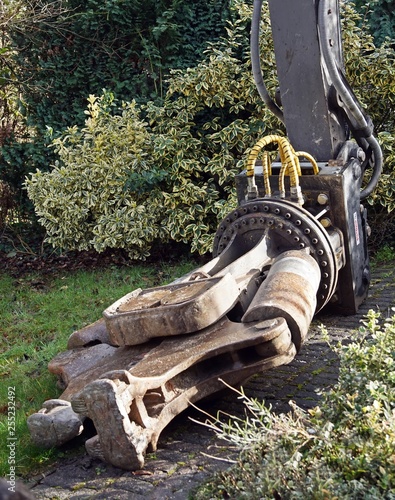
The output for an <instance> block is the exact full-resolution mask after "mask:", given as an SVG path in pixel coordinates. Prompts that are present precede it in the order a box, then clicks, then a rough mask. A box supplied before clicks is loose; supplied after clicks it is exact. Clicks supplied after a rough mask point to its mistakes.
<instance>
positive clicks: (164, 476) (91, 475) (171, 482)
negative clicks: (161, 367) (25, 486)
mask: <svg viewBox="0 0 395 500" xmlns="http://www.w3.org/2000/svg"><path fill="white" fill-rule="evenodd" d="M394 264H395V263H394ZM392 306H395V265H392V266H389V265H388V266H384V267H383V266H380V267H378V268H377V269H373V271H372V283H371V288H370V293H369V297H368V299H367V301H366V302H365V303H364V304H363V305H362V306H361V308H360V311H359V312H358V314H357V315H355V316H352V317H339V316H333V315H323V316H321V317H319V318H316V319H314V321H313V323H312V325H311V328H310V332H309V340H308V341H307V343H306V344H305V345H304V346H303V348H302V351H301V352H300V353H299V354H298V356H297V357H296V358H295V359H294V361H293V362H292V363H290V364H289V365H287V366H282V367H280V368H277V369H275V370H272V371H271V372H266V373H265V374H260V375H257V376H255V377H254V378H253V379H252V380H250V381H249V382H248V383H247V384H246V386H245V392H246V393H247V395H248V396H251V397H256V398H260V399H263V400H265V401H266V402H267V403H268V404H271V405H272V407H273V410H274V411H279V412H286V411H288V410H289V405H288V401H289V400H291V399H292V400H294V401H295V402H296V403H297V404H298V405H299V406H300V407H302V408H305V409H306V408H311V407H313V406H315V405H316V404H317V403H318V402H319V398H320V396H319V394H318V392H319V391H320V390H322V389H324V388H326V387H330V386H331V385H332V384H334V383H335V382H336V380H337V375H338V362H337V357H336V355H335V354H334V353H333V351H332V350H331V349H330V348H329V346H328V345H327V344H326V343H325V342H324V341H323V339H322V336H321V333H320V330H319V325H320V324H321V323H323V324H324V325H325V327H326V329H327V331H328V333H329V335H330V338H331V339H333V340H337V339H338V340H346V339H347V338H348V337H349V334H350V332H351V331H353V330H356V329H358V327H359V326H360V321H361V318H362V317H363V316H364V315H365V314H366V313H367V311H368V310H369V309H375V310H377V309H380V310H381V311H382V313H383V315H386V314H388V313H389V311H390V308H391V307H392ZM392 314H394V313H393V312H391V315H392ZM202 408H204V410H205V411H207V412H208V413H210V414H212V415H215V414H216V413H217V411H219V410H221V411H224V412H227V413H228V414H231V415H239V416H241V415H242V414H243V406H242V405H241V403H240V402H239V401H238V400H237V397H236V395H235V394H233V393H230V394H224V395H223V396H222V397H220V398H218V399H216V400H215V401H211V402H210V403H208V402H206V403H205V404H204V406H203V407H202ZM191 418H193V419H196V420H200V421H204V420H205V418H206V417H205V415H204V414H202V413H200V412H199V411H198V410H196V409H193V408H191V409H189V410H187V411H186V412H184V413H183V414H182V415H179V416H178V417H177V418H176V419H175V420H174V421H173V422H172V423H171V424H170V426H169V427H168V428H167V429H166V430H165V431H164V432H163V433H162V436H161V438H160V440H159V447H158V450H157V452H156V453H154V454H152V455H149V456H148V457H147V460H146V466H145V468H144V470H143V471H137V472H135V473H131V472H125V471H122V470H119V469H116V468H114V467H112V466H109V465H106V464H104V463H102V462H100V461H97V460H92V459H91V458H89V457H88V456H87V455H86V454H85V452H84V451H83V449H82V448H81V450H80V451H79V452H78V453H75V454H74V456H72V457H69V458H65V459H63V460H60V461H59V462H58V463H57V464H56V465H54V466H52V467H51V469H49V470H47V471H46V472H45V473H44V474H42V475H41V476H39V477H35V478H31V482H30V485H29V486H31V487H32V490H31V491H32V493H33V494H34V496H35V498H36V499H54V500H55V499H72V500H77V499H78V500H88V499H94V500H99V499H103V500H104V499H106V500H110V499H114V500H115V499H119V500H123V499H131V500H139V499H143V498H144V499H146V500H149V499H160V500H164V499H171V500H187V499H188V498H193V490H194V489H195V488H197V487H198V486H199V485H200V484H202V483H203V482H205V481H206V480H207V479H209V477H210V476H211V475H212V474H213V473H214V472H215V471H218V470H222V469H225V468H227V467H229V462H226V461H220V460H218V459H214V458H211V457H210V456H208V455H211V456H215V457H217V458H221V459H226V460H231V459H232V458H234V457H235V456H236V454H235V450H232V449H231V448H229V446H227V445H225V444H224V443H220V442H219V441H218V440H217V438H216V437H215V436H214V434H213V433H212V432H211V431H210V430H209V429H207V428H205V427H203V426H201V425H199V424H197V423H194V422H193V421H192V420H191Z"/></svg>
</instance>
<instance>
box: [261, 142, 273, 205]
mask: <svg viewBox="0 0 395 500" xmlns="http://www.w3.org/2000/svg"><path fill="white" fill-rule="evenodd" d="M262 172H263V185H264V187H265V193H266V196H270V195H271V194H272V188H271V187H270V176H271V175H272V164H271V162H270V158H269V153H268V152H267V151H264V153H263V158H262Z"/></svg>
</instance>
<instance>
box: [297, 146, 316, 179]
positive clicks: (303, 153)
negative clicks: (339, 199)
mask: <svg viewBox="0 0 395 500" xmlns="http://www.w3.org/2000/svg"><path fill="white" fill-rule="evenodd" d="M295 154H296V156H298V157H303V158H306V160H308V161H309V162H310V163H311V164H312V166H313V170H314V175H317V174H318V172H319V169H318V165H317V162H316V161H315V159H314V158H313V157H312V156H311V154H309V153H306V152H305V151H296V153H295Z"/></svg>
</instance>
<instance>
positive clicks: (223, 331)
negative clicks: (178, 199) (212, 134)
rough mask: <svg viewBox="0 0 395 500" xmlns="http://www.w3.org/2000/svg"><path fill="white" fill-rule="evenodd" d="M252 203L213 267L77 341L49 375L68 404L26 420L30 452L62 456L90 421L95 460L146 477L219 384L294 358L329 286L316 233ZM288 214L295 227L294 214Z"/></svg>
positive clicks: (115, 310) (112, 312) (222, 235)
mask: <svg viewBox="0 0 395 500" xmlns="http://www.w3.org/2000/svg"><path fill="white" fill-rule="evenodd" d="M253 203H254V204H253V205H251V207H247V209H246V207H243V208H242V209H239V211H237V214H236V212H234V213H233V214H231V216H230V218H229V217H228V218H227V219H226V220H225V221H223V223H222V224H221V226H220V228H219V230H218V236H217V238H216V241H217V243H218V244H217V250H216V253H217V256H216V257H214V259H213V260H211V261H210V262H208V263H207V264H206V265H204V266H202V267H201V268H198V269H196V270H195V271H194V272H192V273H190V274H188V275H186V276H184V277H182V278H180V279H178V280H177V281H176V282H174V283H172V284H170V285H167V286H164V287H157V288H154V289H148V290H140V289H139V290H135V291H134V292H132V293H130V294H128V295H126V296H125V297H123V298H122V299H120V300H119V301H117V302H116V303H115V304H113V305H112V306H110V307H109V308H108V309H106V311H105V312H104V317H103V319H101V320H99V321H97V322H96V323H93V324H92V325H89V326H88V327H86V328H83V329H82V330H79V331H77V332H75V333H74V334H73V335H72V336H71V337H70V339H69V343H68V349H69V350H68V351H66V352H64V353H61V354H59V355H58V356H56V357H55V358H54V359H53V360H52V361H51V362H50V364H49V370H50V371H51V372H52V373H54V374H56V375H57V376H58V378H59V380H60V382H61V385H62V386H63V388H64V392H63V394H62V395H61V396H60V399H57V400H50V401H47V402H46V403H45V404H44V407H43V409H42V410H40V412H38V413H36V414H34V415H31V416H30V417H29V418H28V426H29V429H30V432H31V436H32V439H33V441H35V442H36V443H37V444H39V445H41V446H55V445H60V444H62V443H64V442H66V441H68V440H70V439H71V438H72V437H74V436H77V435H78V434H80V433H81V432H82V431H83V427H84V421H85V419H87V418H88V419H90V420H91V421H93V424H94V427H95V430H96V432H97V435H95V436H94V437H93V438H91V439H89V440H88V441H87V442H86V449H87V451H88V453H89V454H90V455H92V456H93V457H97V458H100V459H102V460H104V461H106V462H109V463H111V464H113V465H115V466H117V467H120V468H123V469H128V470H133V469H138V468H141V467H142V466H143V464H144V455H145V453H146V451H147V450H148V449H155V447H156V445H157V441H158V438H159V435H160V433H161V432H162V430H163V429H164V427H165V426H166V425H167V424H168V423H169V422H170V421H171V420H172V419H173V418H174V417H175V416H176V415H178V414H179V413H180V412H182V411H183V410H184V409H185V408H187V406H188V405H189V403H191V402H197V401H199V400H200V399H202V398H205V397H207V396H210V395H212V394H214V393H216V392H218V391H220V390H221V389H223V388H224V387H225V386H224V384H223V382H222V381H224V382H226V383H227V384H230V385H240V384H241V383H243V382H244V381H245V380H246V379H248V378H249V377H251V376H252V375H253V374H255V373H257V372H261V371H265V370H268V369H271V368H274V367H276V366H279V365H283V364H286V363H289V362H290V361H291V360H292V359H293V358H294V356H295V354H296V352H297V350H298V349H299V348H300V347H301V345H302V343H303V341H304V339H305V337H306V335H307V331H308V328H309V325H310V322H311V319H312V317H313V315H314V313H315V310H316V306H317V299H316V295H317V291H318V290H319V288H320V286H321V281H322V279H324V282H325V280H326V278H322V276H321V270H320V265H319V263H318V262H317V260H316V259H315V258H314V257H313V256H311V255H310V253H314V252H312V251H311V250H310V246H314V243H311V245H310V243H309V241H310V240H309V238H310V239H311V237H312V236H311V231H310V232H308V235H306V234H304V233H303V231H302V229H303V228H306V227H307V226H306V224H307V225H308V224H310V226H311V225H312V224H313V223H312V222H311V221H310V222H309V221H307V222H306V223H305V224H304V225H302V228H300V227H299V223H297V222H296V221H298V220H299V219H300V217H299V218H294V222H292V221H293V219H292V217H291V220H289V218H288V219H286V224H285V225H283V226H282V227H281V228H280V226H279V224H278V221H279V217H280V215H279V211H278V202H277V201H273V202H272V204H271V205H270V203H269V202H268V201H267V200H265V204H264V205H262V204H259V203H258V205H257V202H253ZM268 203H269V205H270V210H267V209H266V210H265V207H267V206H268ZM257 207H258V208H257ZM284 209H285V212H284V217H286V215H285V214H288V213H290V211H291V212H292V210H294V206H293V205H292V206H291V205H290V204H287V203H285V208H284ZM249 210H251V211H252V212H251V213H252V214H253V215H254V217H255V219H256V226H255V225H254V224H255V222H254V221H253V220H252V219H251V217H250V216H249ZM261 210H262V213H260V212H261ZM295 210H299V211H300V210H301V209H300V208H295ZM292 213H293V212H292ZM300 213H302V212H300ZM303 213H304V212H303ZM303 213H302V215H303ZM270 214H271V215H270ZM299 215H300V214H299ZM246 217H247V218H246ZM263 217H264V218H265V221H266V222H265V223H263V224H260V223H259V220H261V219H263ZM228 219H229V221H228V222H227V220H228ZM270 220H272V222H273V223H270ZM292 224H294V226H295V227H294V229H295V230H294V231H291V233H290V234H291V236H290V237H289V238H288V236H289V234H288V233H287V228H288V229H289V227H291V225H292ZM288 226H289V227H288ZM310 226H309V227H310ZM275 228H277V229H275ZM298 231H299V232H298ZM317 231H319V229H317V228H316V227H315V226H314V231H313V235H314V234H316V232H317ZM299 233H300V234H304V239H303V242H305V244H304V245H303V247H302V246H301V245H300V241H302V240H297V241H296V239H295V238H296V236H295V235H297V234H299ZM279 234H280V236H279ZM284 234H285V235H287V237H285V239H284ZM276 235H277V236H276ZM279 238H280V240H281V241H283V242H286V244H284V245H283V246H279V241H280V240H279ZM290 241H291V242H292V244H290ZM314 241H315V240H314ZM295 243H297V244H298V245H297V249H294V248H292V246H293V245H295ZM327 245H328V242H327V241H326V240H325V243H324V247H325V248H326V247H327ZM280 247H281V248H280ZM320 248H321V247H320ZM219 249H220V250H219ZM315 254H317V252H315ZM317 255H318V254H317ZM331 262H332V260H331ZM290 298H292V300H290Z"/></svg>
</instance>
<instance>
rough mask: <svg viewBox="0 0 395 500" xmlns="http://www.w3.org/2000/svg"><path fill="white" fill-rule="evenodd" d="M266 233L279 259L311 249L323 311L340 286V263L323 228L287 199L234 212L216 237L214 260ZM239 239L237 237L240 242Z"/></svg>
mask: <svg viewBox="0 0 395 500" xmlns="http://www.w3.org/2000/svg"><path fill="white" fill-rule="evenodd" d="M264 234H266V236H267V238H268V239H269V240H271V241H272V244H271V247H270V248H271V252H272V254H273V255H270V257H273V258H274V257H276V256H277V255H279V254H280V253H282V252H284V251H286V250H301V249H309V250H310V255H311V256H312V257H313V258H314V259H315V260H316V261H317V263H318V265H319V266H320V269H321V281H320V286H319V289H318V292H317V309H316V312H318V311H319V310H320V309H322V308H323V307H324V306H325V305H326V304H327V302H328V301H329V300H330V298H331V297H332V295H333V293H334V291H335V288H336V285H337V276H338V269H337V267H338V266H337V262H336V257H335V254H334V251H333V248H332V245H331V242H330V239H329V236H328V234H327V232H326V231H325V229H324V228H323V227H322V225H321V224H320V223H319V222H318V221H317V220H316V219H315V218H314V217H313V216H312V215H311V214H310V212H308V211H307V210H306V209H304V208H302V207H300V206H298V205H295V204H294V203H292V202H290V201H287V200H277V199H273V198H268V199H259V200H253V201H250V202H247V203H246V204H244V205H242V206H241V207H239V208H237V209H236V210H233V211H232V212H231V213H230V214H229V215H228V216H227V217H225V218H224V220H223V221H222V222H221V223H220V225H219V227H218V230H217V232H216V234H215V238H214V246H213V254H214V257H217V256H218V255H220V254H221V253H222V252H223V251H224V250H225V249H228V247H229V245H232V244H233V243H234V242H235V244H237V245H240V241H241V240H242V241H243V242H244V244H245V247H246V248H248V247H249V246H250V247H252V246H254V244H256V243H257V241H258V236H260V237H262V236H263V235H264ZM235 236H237V241H236V238H235Z"/></svg>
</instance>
